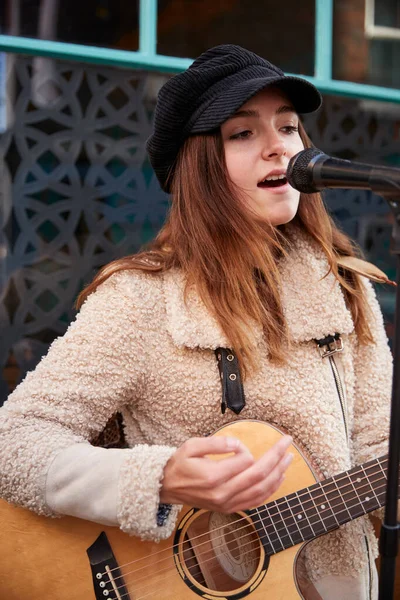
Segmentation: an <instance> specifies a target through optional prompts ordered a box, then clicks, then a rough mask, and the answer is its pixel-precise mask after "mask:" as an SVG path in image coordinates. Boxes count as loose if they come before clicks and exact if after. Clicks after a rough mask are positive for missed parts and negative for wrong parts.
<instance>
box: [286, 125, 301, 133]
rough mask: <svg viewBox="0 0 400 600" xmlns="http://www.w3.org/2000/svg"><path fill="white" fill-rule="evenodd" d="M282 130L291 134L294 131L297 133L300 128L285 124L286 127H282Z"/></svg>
mask: <svg viewBox="0 0 400 600" xmlns="http://www.w3.org/2000/svg"><path fill="white" fill-rule="evenodd" d="M282 131H284V132H285V133H288V134H289V135H290V134H292V133H297V132H298V131H299V128H298V127H296V126H295V125H285V126H284V127H282Z"/></svg>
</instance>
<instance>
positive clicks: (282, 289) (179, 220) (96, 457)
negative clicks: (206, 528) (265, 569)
mask: <svg viewBox="0 0 400 600" xmlns="http://www.w3.org/2000/svg"><path fill="white" fill-rule="evenodd" d="M320 103H321V97H320V95H319V93H318V91H317V90H316V89H315V88H314V86H312V85H311V84H310V83H308V82H307V81H305V80H302V79H299V78H294V77H286V76H285V75H284V74H283V72H282V71H281V70H280V69H278V68H277V67H275V66H274V65H272V64H270V63H269V62H267V61H266V60H264V59H262V58H260V57H259V56H257V55H255V54H253V53H252V52H249V51H247V50H245V49H243V48H240V47H238V46H233V45H224V46H218V47H216V48H213V49H211V50H208V51H207V52H205V53H204V54H203V55H201V56H200V57H199V58H198V59H197V60H196V61H195V62H194V63H193V64H192V66H191V67H190V68H189V69H188V70H187V71H185V72H184V73H181V74H179V75H177V76H176V77H173V78H172V79H171V80H170V81H169V82H168V83H167V84H166V85H165V86H164V87H163V88H162V89H161V91H160V94H159V99H158V104H157V109H156V115H155V125H154V133H153V135H152V137H151V138H150V140H149V141H148V152H149V156H150V160H151V163H152V165H153V168H154V171H155V173H156V175H157V177H158V179H159V181H160V184H161V186H162V188H163V189H164V190H165V191H167V192H171V194H172V203H171V210H170V213H169V217H168V219H167V222H166V223H165V225H164V227H163V228H162V230H161V231H160V233H159V235H158V236H157V238H156V239H155V241H154V242H153V243H152V244H151V246H150V248H149V249H148V250H146V251H143V252H141V253H139V254H138V255H135V256H130V257H126V258H123V259H121V260H117V261H115V262H113V263H111V264H109V265H107V266H106V267H104V268H103V269H102V271H101V272H100V273H99V274H98V275H97V277H96V278H95V280H94V281H93V282H92V283H91V284H90V285H89V286H88V288H87V289H86V290H84V291H83V292H82V294H81V296H80V298H79V306H80V307H81V310H80V313H79V314H78V316H77V318H76V321H75V322H73V323H72V324H71V325H70V327H69V329H68V331H67V333H66V334H65V335H64V336H63V337H62V338H59V339H57V340H56V341H55V342H54V343H53V344H52V346H51V348H50V350H49V353H48V354H47V356H46V357H45V358H43V360H42V361H41V362H40V364H39V365H38V366H37V368H36V369H35V371H34V372H32V373H29V374H28V375H27V377H26V378H25V380H24V381H23V382H22V383H21V384H20V385H19V386H18V387H17V389H16V390H15V391H14V393H13V394H11V396H10V398H9V400H8V402H7V403H6V404H5V406H4V408H3V409H2V411H1V423H0V445H1V449H0V460H1V470H0V472H1V495H2V496H3V497H4V498H5V499H7V500H8V501H11V502H14V503H16V504H19V505H22V506H26V507H28V508H30V509H32V510H34V511H36V512H38V513H39V514H43V515H63V514H64V515H73V516H76V517H80V518H82V519H87V520H92V521H97V522H99V523H105V524H112V525H117V526H119V527H121V529H123V531H125V532H128V533H130V534H134V535H137V536H140V537H141V538H143V539H151V540H156V539H162V538H166V537H168V536H169V535H170V534H171V532H172V531H173V529H174V526H175V522H176V516H177V514H178V512H179V509H180V505H182V504H188V505H191V506H196V507H202V508H206V509H209V510H211V511H219V512H222V513H233V512H235V511H238V510H246V509H249V508H251V507H254V506H258V505H260V504H261V503H263V502H265V499H266V498H268V497H269V496H270V495H271V494H272V493H274V492H275V491H276V490H277V489H278V488H279V485H280V483H281V482H282V480H283V477H284V474H285V471H286V469H287V468H288V466H289V464H290V462H291V458H292V456H291V454H290V453H288V452H287V450H288V447H289V445H290V443H291V441H292V438H294V440H295V442H296V443H298V444H299V445H300V446H301V447H302V448H304V449H305V450H306V451H307V453H308V454H309V455H310V456H311V458H312V460H313V462H314V464H315V467H316V468H317V470H318V472H319V474H320V476H321V478H327V477H330V476H332V475H334V474H337V473H340V472H342V471H344V470H346V469H349V468H351V467H352V466H354V465H356V464H359V463H362V462H364V461H366V460H368V459H370V458H374V457H377V456H380V455H382V454H384V453H385V451H386V443H387V435H388V413H389V398H390V389H391V368H392V367H391V356H390V351H389V349H388V344H387V339H386V335H385V332H384V327H383V320H382V315H381V312H380V309H379V305H378V303H377V300H376V297H375V294H374V291H373V288H372V285H371V284H370V282H369V281H368V279H367V278H366V277H363V276H361V275H359V274H357V273H355V272H354V270H353V269H352V270H350V269H349V268H347V267H346V266H343V264H342V263H341V261H342V258H343V257H349V256H350V257H351V256H354V255H355V249H354V247H353V244H352V243H351V241H350V240H349V239H348V238H347V237H346V236H345V235H344V234H343V233H341V232H340V231H339V230H338V229H337V228H336V227H335V225H334V223H333V222H332V221H331V219H330V218H329V216H328V215H327V213H326V211H325V208H324V206H323V203H322V200H321V198H320V195H319V194H312V195H304V194H300V193H299V192H297V191H296V190H294V189H293V188H292V187H291V186H290V185H289V184H288V182H287V180H286V177H285V174H286V169H287V166H288V162H289V160H290V158H291V157H292V156H294V155H295V154H296V153H297V152H299V151H300V150H302V149H303V148H304V147H307V146H309V145H310V142H309V140H308V138H307V136H306V134H305V132H304V129H303V127H302V124H301V122H300V120H299V116H298V114H299V113H304V112H312V111H315V110H317V109H318V107H319V106H320ZM360 262H361V261H360ZM335 335H336V341H335V342H334V343H335V344H336V343H337V344H338V347H339V344H342V346H343V350H342V351H341V352H340V353H338V354H337V355H336V357H335V364H336V369H337V374H336V375H337V378H336V380H335V378H334V377H333V374H332V368H333V367H332V364H331V362H330V361H329V360H328V359H327V358H323V357H322V354H323V352H321V349H322V350H324V342H323V340H324V339H325V343H327V342H326V338H327V336H335ZM339 338H340V339H339ZM218 349H220V350H218ZM221 349H222V350H221ZM223 349H229V351H228V360H229V361H231V363H232V365H231V366H232V368H234V369H236V372H235V373H233V375H234V377H233V378H231V380H230V381H231V382H235V381H236V382H237V384H239V382H240V380H241V381H242V383H243V388H241V386H240V385H239V387H236V388H235V386H233V388H232V389H231V388H229V386H230V384H229V385H228V386H227V387H228V393H227V396H226V394H225V392H226V389H225V392H224V396H222V387H221V378H220V374H219V367H221V362H223V361H222V357H225V356H226V353H225V354H224V351H223ZM218 354H219V357H218V358H219V359H221V360H220V364H219V363H218V359H217V356H216V355H218ZM224 360H225V359H224ZM224 364H225V363H224ZM226 364H227V363H226ZM226 364H225V366H226ZM228 366H229V365H228ZM221 369H222V372H224V371H223V367H221ZM338 378H340V381H341V383H340V386H341V388H342V389H341V394H339V396H338ZM223 383H224V382H223ZM221 398H222V408H223V410H222V411H221ZM116 411H120V412H121V413H122V414H123V417H124V426H125V434H126V439H127V442H128V445H129V448H124V449H109V450H106V449H103V448H98V447H94V446H92V445H90V440H92V439H93V438H94V437H95V436H96V435H97V434H98V433H99V432H100V431H101V430H102V429H103V428H104V426H105V424H106V423H107V421H108V419H109V418H110V417H111V416H112V415H113V414H114V413H115V412H116ZM237 419H257V420H261V421H265V422H269V423H274V424H275V425H277V426H278V427H280V428H283V429H284V430H286V431H288V432H289V433H290V436H292V437H289V436H284V437H283V438H282V439H281V440H280V441H279V442H278V443H277V444H275V446H273V447H272V448H271V449H270V450H269V451H268V452H266V453H265V454H264V455H263V456H261V458H259V459H258V460H255V459H254V458H253V456H252V455H251V454H250V452H249V451H248V449H247V448H246V447H245V446H244V445H243V444H242V443H241V442H239V441H238V440H237V439H235V438H232V437H228V438H224V437H208V436H209V434H211V433H213V432H214V431H215V430H216V429H218V428H219V427H221V426H222V425H224V424H226V423H229V422H232V421H235V420H237ZM227 452H230V454H229V456H228V457H226V458H224V459H222V460H220V461H213V460H211V459H209V458H208V455H209V454H225V453H227ZM375 555H376V540H375V537H374V534H373V530H372V527H371V525H370V522H369V519H368V517H362V518H360V519H358V520H355V521H352V522H351V523H349V524H347V525H345V526H343V527H341V528H340V529H338V530H336V531H334V532H332V533H329V534H327V535H325V536H323V537H321V538H318V539H317V540H314V541H313V542H312V543H310V544H309V545H308V546H307V548H306V551H305V569H306V573H307V578H308V579H309V581H310V585H309V586H308V588H307V597H308V598H323V599H324V600H328V599H329V600H330V599H331V598H335V600H338V599H339V598H343V599H344V598H346V599H348V598H352V600H366V599H367V598H368V599H369V598H376V595H377V591H376V577H375V573H374V569H373V568H372V564H373V557H374V556H375ZM371 561H372V562H371Z"/></svg>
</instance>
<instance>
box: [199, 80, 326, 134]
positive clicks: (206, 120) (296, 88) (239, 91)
mask: <svg viewBox="0 0 400 600" xmlns="http://www.w3.org/2000/svg"><path fill="white" fill-rule="evenodd" d="M271 86H277V87H279V88H281V89H282V90H283V91H284V92H285V93H286V94H287V96H288V98H289V100H290V101H291V103H292V104H293V107H294V109H295V110H296V112H298V113H310V112H314V111H316V110H318V108H319V107H320V106H321V104H322V96H321V94H320V93H319V91H318V90H317V88H316V87H315V86H314V85H313V84H312V83H309V82H308V81H306V80H305V79H301V78H299V77H286V76H279V75H278V76H277V77H260V78H255V79H248V80H245V81H240V82H237V83H235V84H233V85H232V86H231V87H230V88H229V89H227V90H226V89H225V90H224V91H223V92H222V93H221V94H220V95H218V96H217V97H216V98H214V99H213V100H212V101H211V102H210V103H209V104H208V105H207V106H206V107H205V108H204V110H203V111H202V113H201V114H198V115H196V119H195V121H194V123H193V124H192V126H191V128H190V133H192V134H193V133H205V132H207V131H211V130H213V129H216V128H217V127H220V125H222V123H224V122H225V121H226V120H227V119H229V117H231V116H232V115H233V114H234V113H235V112H236V111H237V110H238V109H239V108H240V107H241V106H242V105H243V104H244V103H245V102H247V101H248V100H250V98H251V97H252V96H254V95H255V94H257V92H259V91H261V90H263V89H264V88H266V87H271Z"/></svg>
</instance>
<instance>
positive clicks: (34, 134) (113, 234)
mask: <svg viewBox="0 0 400 600" xmlns="http://www.w3.org/2000/svg"><path fill="white" fill-rule="evenodd" d="M6 65H7V82H6V87H5V88H4V90H3V93H4V95H5V97H6V102H7V105H6V112H7V119H6V127H5V131H4V132H3V133H1V134H0V269H1V272H0V339H1V345H0V403H1V402H2V401H4V399H5V398H6V396H7V395H8V393H9V392H10V391H11V389H13V387H14V386H15V385H16V383H17V382H18V381H20V380H21V378H22V377H23V376H24V375H25V373H26V371H27V370H30V369H32V368H34V366H35V365H36V364H37V362H38V361H39V359H40V357H41V356H42V355H43V354H44V353H45V352H46V350H47V348H48V346H49V344H50V343H51V342H52V340H53V339H54V338H55V337H57V336H59V335H62V334H63V333H64V331H65V330H66V328H67V326H68V323H69V322H70V320H71V318H73V316H74V309H73V304H74V301H75V299H76V296H77V294H78V293H79V291H80V290H81V289H82V287H83V285H84V284H85V283H88V282H89V281H90V280H91V279H92V277H93V275H94V274H95V272H96V271H97V269H98V268H99V267H100V266H101V265H103V264H105V263H107V262H109V261H110V260H112V259H114V258H117V257H120V256H123V255H126V254H130V253H132V252H134V251H136V250H137V249H138V248H139V247H140V246H141V245H142V244H144V243H146V242H147V241H148V240H150V239H151V238H152V237H153V236H154V234H155V233H156V232H157V231H158V229H159V227H160V226H161V224H162V222H163V220H164V218H165V214H166V210H167V206H168V198H167V196H166V195H165V194H164V193H163V192H161V190H160V188H159V186H158V183H157V181H156V178H155V176H154V175H153V172H152V170H151V167H150V165H149V163H148V159H147V157H146V153H145V141H146V139H147V137H148V136H149V135H150V132H151V124H152V114H153V109H154V103H155V98H156V95H157V92H158V89H159V87H160V85H162V83H163V82H164V81H165V78H166V76H165V75H159V74H154V73H147V72H139V71H128V70H118V69H114V68H113V69H109V68H104V67H90V66H87V65H82V64H77V63H70V64H69V63H64V62H57V61H53V60H49V59H42V58H36V59H35V58H26V57H21V56H13V55H7V61H6ZM389 109H390V105H383V104H382V105H378V104H375V105H366V104H365V103H363V102H362V101H349V100H344V99H340V100H339V99H337V98H326V102H325V108H324V109H323V111H322V112H321V113H319V114H318V116H317V117H308V118H307V120H306V127H307V129H308V131H309V133H310V134H311V137H312V139H313V141H314V143H315V145H316V146H317V147H320V148H322V149H324V151H326V152H327V153H333V154H336V155H338V156H342V157H346V158H352V159H360V160H365V161H367V160H369V161H372V162H386V163H389V164H398V162H399V155H398V147H399V144H398V143H399V139H398V138H399V119H398V117H396V116H394V115H395V113H392V112H390V110H389ZM326 199H327V203H328V204H329V206H330V207H331V209H332V211H333V213H334V215H335V217H336V218H337V219H338V220H339V221H340V222H341V224H342V226H343V228H344V229H345V230H346V231H348V232H349V233H350V234H351V235H352V236H353V237H355V238H356V239H357V240H358V241H359V243H360V244H361V245H362V246H363V248H364V249H365V251H366V253H367V255H368V256H369V258H370V260H372V261H374V262H375V263H376V264H378V266H380V267H381V268H383V269H384V270H386V272H387V273H388V274H389V275H392V276H394V272H393V271H394V261H393V259H392V258H391V256H390V254H389V250H388V244H389V237H390V223H389V218H388V210H387V207H386V204H385V202H384V201H383V200H381V199H379V198H378V197H376V196H374V195H373V194H371V193H368V192H351V191H345V192H334V193H329V194H327V195H326ZM381 300H382V306H383V308H384V310H385V312H386V313H387V314H388V315H389V319H390V315H391V314H392V312H393V294H392V293H390V292H389V291H385V290H383V293H382V295H381Z"/></svg>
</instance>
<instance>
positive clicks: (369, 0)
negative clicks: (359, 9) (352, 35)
mask: <svg viewBox="0 0 400 600" xmlns="http://www.w3.org/2000/svg"><path fill="white" fill-rule="evenodd" d="M364 30H365V35H366V36H367V37H368V38H369V39H373V40H400V27H386V26H384V25H375V0H365V25H364Z"/></svg>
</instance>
